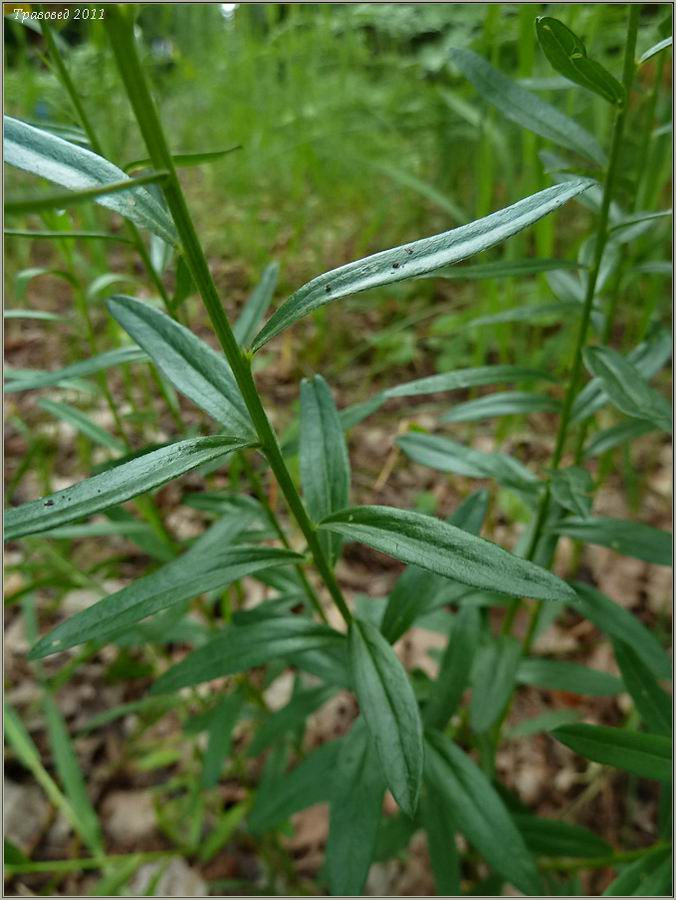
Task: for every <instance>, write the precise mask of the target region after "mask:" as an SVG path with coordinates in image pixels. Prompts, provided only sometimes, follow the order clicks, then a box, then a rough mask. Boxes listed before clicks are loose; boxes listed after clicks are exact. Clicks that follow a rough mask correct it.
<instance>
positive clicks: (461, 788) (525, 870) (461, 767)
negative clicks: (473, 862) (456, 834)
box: [425, 732, 542, 896]
mask: <svg viewBox="0 0 676 900" xmlns="http://www.w3.org/2000/svg"><path fill="white" fill-rule="evenodd" d="M425 750H426V753H425V773H426V778H427V779H429V782H430V784H431V786H432V787H433V789H434V790H435V792H436V798H437V802H438V803H441V804H443V805H444V806H447V807H448V808H449V810H450V811H451V815H452V817H453V819H454V821H456V822H457V824H458V828H459V829H460V831H461V832H462V833H463V834H464V835H465V837H466V838H467V839H468V841H469V842H470V843H471V844H472V845H473V846H474V847H475V848H476V849H477V850H478V851H479V853H481V855H482V856H483V858H484V859H485V860H486V862H487V863H488V865H489V866H490V867H491V868H492V869H494V870H495V872H496V873H497V874H498V875H501V876H502V877H503V878H504V879H505V880H506V881H508V882H509V883H510V884H512V885H514V887H516V888H518V890H520V891H522V892H523V893H524V894H526V895H535V896H538V895H540V894H541V893H542V890H541V885H540V879H539V876H538V872H537V868H536V866H535V862H534V860H533V858H532V857H531V855H530V853H529V852H528V849H527V847H526V845H525V843H524V840H523V838H522V837H521V835H520V834H519V832H518V831H517V829H516V826H515V825H514V822H513V821H512V819H511V818H510V815H509V813H508V811H507V809H506V807H505V805H504V803H503V801H502V799H501V798H500V795H499V794H498V793H497V792H496V791H495V789H494V788H493V786H492V785H491V783H490V782H489V781H488V779H487V778H486V776H485V775H484V773H483V772H482V771H481V769H479V768H478V767H477V766H476V764H475V763H473V762H472V760H471V759H470V758H469V757H468V756H466V755H465V754H464V753H463V752H462V750H461V749H460V748H459V747H457V746H456V745H455V744H454V743H453V741H451V740H450V738H448V737H446V736H445V735H442V734H439V733H437V732H430V733H429V734H428V735H427V741H426V747H425Z"/></svg>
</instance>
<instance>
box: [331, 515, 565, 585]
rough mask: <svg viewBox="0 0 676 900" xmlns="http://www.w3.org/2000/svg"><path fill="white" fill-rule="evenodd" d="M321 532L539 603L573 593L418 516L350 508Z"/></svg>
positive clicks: (490, 547) (495, 549) (497, 550)
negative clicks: (326, 531) (324, 531)
mask: <svg viewBox="0 0 676 900" xmlns="http://www.w3.org/2000/svg"><path fill="white" fill-rule="evenodd" d="M320 528H328V529H330V530H332V531H336V532H338V534H343V535H344V536H345V537H346V538H347V539H348V540H352V541H360V542H362V543H364V544H368V546H370V547H374V548H375V549H376V550H380V551H381V552H382V553H387V554H389V555H390V556H394V557H395V558H396V559H401V560H402V561H403V562H406V563H413V564H414V565H417V566H420V567H421V568H423V569H429V570H430V571H431V572H436V573H438V574H439V575H445V576H446V577H447V578H453V579H455V580H456V581H460V582H462V583H463V584H468V585H471V586H472V587H477V588H483V589H485V590H489V591H496V592H497V593H502V594H509V595H511V596H522V595H523V596H526V597H533V598H535V599H538V600H564V601H565V600H567V601H574V598H575V592H574V591H573V589H572V588H570V587H569V586H568V585H567V584H566V583H565V582H564V581H562V580H561V579H560V578H557V577H556V575H552V573H551V572H548V571H546V570H545V569H542V568H540V566H536V565H534V564H533V563H530V562H528V561H527V560H524V559H519V557H517V556H513V555H512V554H511V553H508V552H507V551H506V550H503V549H502V547H499V546H498V545H497V544H493V543H491V542H490V541H486V540H484V539H483V538H480V537H476V536H475V535H473V534H469V533H468V532H466V531H462V530H461V529H460V528H456V527H454V526H453V525H449V524H447V523H446V522H441V521H439V519H434V518H432V517H431V516H425V515H422V514H421V513H416V512H411V511H409V510H402V509H394V508H391V507H388V506H355V507H352V508H351V509H345V510H342V511H341V512H339V513H335V514H334V515H332V516H329V518H328V519H325V520H324V521H323V522H322V523H321V524H320Z"/></svg>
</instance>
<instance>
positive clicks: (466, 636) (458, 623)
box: [423, 606, 481, 731]
mask: <svg viewBox="0 0 676 900" xmlns="http://www.w3.org/2000/svg"><path fill="white" fill-rule="evenodd" d="M480 633H481V615H480V613H479V610H478V609H477V607H475V606H463V607H462V608H461V609H460V611H459V612H457V613H456V614H455V616H454V617H453V625H452V628H451V635H450V637H449V639H448V644H447V645H446V650H445V651H444V655H443V657H442V658H441V665H440V667H439V674H438V675H437V678H436V680H435V681H434V683H433V684H432V690H431V691H430V696H429V699H428V701H427V704H426V706H425V712H424V716H423V718H424V721H425V725H426V726H428V727H429V728H436V729H439V730H440V731H441V730H442V729H444V728H445V727H446V725H447V724H448V722H449V721H450V719H451V717H452V716H453V714H454V713H455V711H456V710H457V708H458V706H459V705H460V701H461V700H462V695H463V694H464V692H465V689H466V688H467V686H468V684H469V676H470V672H471V670H472V663H473V662H474V657H475V652H476V648H477V645H478V643H479V635H480Z"/></svg>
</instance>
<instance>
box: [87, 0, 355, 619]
mask: <svg viewBox="0 0 676 900" xmlns="http://www.w3.org/2000/svg"><path fill="white" fill-rule="evenodd" d="M130 13H131V11H130V10H129V9H128V8H124V7H119V6H107V7H106V20H105V25H106V30H107V32H108V36H109V39H110V43H111V46H112V48H113V53H114V55H115V59H116V62H117V66H118V70H119V72H120V75H121V77H122V81H123V83H124V85H125V89H126V92H127V97H128V98H129V102H130V103H131V106H132V109H133V110H134V114H135V116H136V121H137V123H138V126H139V128H140V130H141V133H142V134H143V137H144V140H145V142H146V146H147V148H148V154H149V156H150V158H151V160H152V162H153V165H157V164H158V163H159V161H160V160H161V161H162V168H166V169H167V170H168V172H169V178H168V180H167V182H166V185H165V188H164V191H165V196H166V200H167V204H168V206H169V209H170V211H171V214H172V217H173V219H174V223H175V225H176V229H177V231H178V234H179V237H180V239H181V243H182V245H183V252H184V254H185V261H186V264H187V265H188V268H189V269H190V273H191V275H192V277H193V280H194V282H195V285H196V286H197V288H198V290H199V292H200V295H201V297H202V301H203V303H204V306H205V307H206V310H207V312H208V314H209V317H210V319H211V323H212V325H213V328H214V331H215V332H216V336H217V337H218V340H219V342H220V344H221V347H222V348H223V352H224V353H225V357H226V359H227V360H228V363H229V364H230V367H231V369H232V372H233V375H234V377H235V380H236V381H237V384H238V386H239V389H240V391H241V394H242V398H243V400H244V402H245V404H246V407H247V409H248V411H249V415H250V416H251V419H252V422H253V425H254V428H255V429H256V432H257V434H258V438H259V440H260V442H261V449H262V452H263V453H264V454H265V456H266V457H267V459H268V462H269V464H270V467H271V468H272V471H273V472H274V474H275V477H276V479H277V481H278V483H279V486H280V488H281V489H282V493H283V494H284V497H285V498H286V502H287V504H288V506H289V508H290V510H291V512H292V513H293V515H294V517H295V519H296V521H297V522H298V525H299V526H300V529H301V531H302V532H303V534H304V536H305V539H306V541H307V544H308V547H309V549H310V552H311V553H312V556H313V558H314V561H315V565H316V566H317V569H318V570H319V573H320V575H321V576H322V579H323V580H324V583H325V584H326V587H327V588H328V590H329V593H330V594H331V597H332V598H333V600H334V602H335V604H336V606H337V607H338V609H339V610H340V613H341V615H342V616H343V618H344V619H345V621H346V622H347V623H349V622H350V621H351V619H352V616H351V614H350V611H349V609H348V606H347V604H346V602H345V599H344V597H343V594H342V591H341V589H340V587H339V585H338V582H337V581H336V577H335V575H334V573H333V569H332V568H331V566H330V564H329V562H328V560H327V559H326V557H325V555H324V552H323V550H322V547H321V545H320V542H319V539H318V536H317V532H316V529H315V526H314V525H313V524H312V522H311V521H310V518H309V516H308V514H307V511H306V509H305V506H304V505H303V501H302V500H301V498H300V495H299V494H298V491H297V489H296V486H295V484H294V482H293V479H292V478H291V475H290V473H289V470H288V469H287V467H286V463H285V461H284V458H283V456H282V452H281V450H280V447H279V443H278V441H277V436H276V435H275V433H274V431H273V429H272V426H271V425H270V422H269V420H268V417H267V414H266V412H265V409H264V408H263V404H262V402H261V399H260V396H259V394H258V391H257V389H256V385H255V382H254V379H253V375H252V371H251V355H250V354H248V353H245V352H243V351H241V350H240V347H239V345H238V344H237V340H236V338H235V336H234V334H233V332H232V329H231V327H230V323H229V322H228V319H227V316H226V315H225V312H224V310H223V306H222V305H221V301H220V297H219V296H218V291H217V289H216V285H215V283H214V280H213V278H212V276H211V272H210V271H209V264H208V262H207V259H206V257H205V255H204V251H203V249H202V246H201V244H200V241H199V238H198V236H197V232H196V231H195V226H194V224H193V221H192V218H191V216H190V212H189V210H188V206H187V203H186V200H185V197H184V195H183V190H182V188H181V184H180V182H179V180H178V177H177V175H176V168H175V166H174V161H173V159H172V156H171V153H170V151H169V147H168V145H167V141H166V137H165V134H164V130H163V128H162V123H161V121H160V118H159V114H158V112H157V108H156V106H155V103H154V101H153V99H152V96H151V94H150V90H149V88H148V82H147V79H146V76H145V72H144V71H143V68H142V66H141V62H140V60H139V56H138V52H137V49H136V43H135V40H134V34H133V20H132V18H131V14H130Z"/></svg>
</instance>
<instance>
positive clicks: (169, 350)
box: [108, 297, 252, 435]
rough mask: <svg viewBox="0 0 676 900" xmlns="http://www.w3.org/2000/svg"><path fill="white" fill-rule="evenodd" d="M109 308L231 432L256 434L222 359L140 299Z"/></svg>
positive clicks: (167, 372) (180, 386)
mask: <svg viewBox="0 0 676 900" xmlns="http://www.w3.org/2000/svg"><path fill="white" fill-rule="evenodd" d="M108 309H109V310H110V312H111V314H112V316H113V317H114V318H115V319H116V320H117V322H119V324H120V325H121V326H122V328H124V330H125V331H126V332H127V333H128V334H129V335H131V337H132V338H133V339H134V340H135V341H136V343H137V344H138V345H139V346H140V347H142V348H143V349H144V350H145V351H146V352H147V353H148V355H149V356H150V357H151V358H152V359H153V361H154V362H155V363H156V364H157V365H158V366H159V367H160V369H161V370H162V371H163V372H164V374H165V375H166V376H167V378H168V379H169V380H170V381H171V382H172V384H174V385H175V387H176V388H177V389H178V390H179V391H181V392H182V393H183V394H185V395H186V397H189V398H190V399H191V400H192V401H193V402H194V403H196V404H197V405H198V406H200V407H201V408H202V409H203V410H205V411H206V412H207V413H209V415H210V416H212V417H213V418H214V419H216V421H217V422H221V423H222V424H223V425H224V426H225V427H226V428H227V429H228V430H230V431H234V432H235V433H238V434H244V435H250V434H252V427H251V424H250V419H249V414H248V412H247V409H246V406H245V404H244V401H243V400H242V397H241V395H240V392H239V388H238V387H237V383H236V382H235V379H234V378H233V375H232V372H231V371H230V367H229V365H228V364H227V362H226V360H225V357H224V356H223V355H222V354H219V353H216V351H215V350H212V349H211V347H209V345H208V344H205V343H204V341H201V340H200V339H199V338H197V337H195V335H194V334H192V332H190V331H188V329H187V328H184V327H183V325H179V324H178V322H175V321H174V320H173V319H170V318H169V316H167V315H165V313H162V312H159V310H156V309H153V307H152V306H148V304H147V303H142V302H141V301H140V300H135V299H133V298H132V297H113V298H111V299H110V300H109V301H108Z"/></svg>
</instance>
